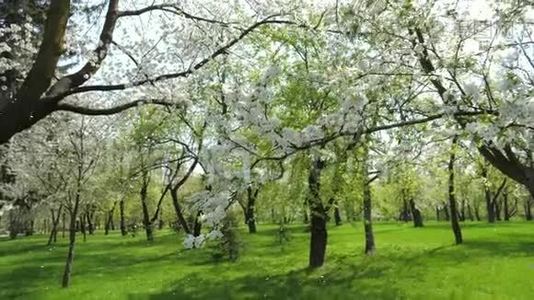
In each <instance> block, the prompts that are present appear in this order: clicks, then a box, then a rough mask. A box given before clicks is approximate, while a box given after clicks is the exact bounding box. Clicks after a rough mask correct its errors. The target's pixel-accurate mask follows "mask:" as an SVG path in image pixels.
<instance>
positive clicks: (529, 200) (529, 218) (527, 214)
mask: <svg viewBox="0 0 534 300" xmlns="http://www.w3.org/2000/svg"><path fill="white" fill-rule="evenodd" d="M532 202H534V196H530V198H527V201H525V219H526V220H527V221H532Z"/></svg>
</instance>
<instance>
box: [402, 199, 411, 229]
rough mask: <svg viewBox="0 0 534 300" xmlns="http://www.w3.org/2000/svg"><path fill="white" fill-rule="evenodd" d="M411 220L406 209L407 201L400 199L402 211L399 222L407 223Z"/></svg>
mask: <svg viewBox="0 0 534 300" xmlns="http://www.w3.org/2000/svg"><path fill="white" fill-rule="evenodd" d="M410 219H411V216H410V210H409V208H408V201H406V198H404V197H403V199H402V211H401V220H402V221H404V222H406V223H407V222H409V221H410Z"/></svg>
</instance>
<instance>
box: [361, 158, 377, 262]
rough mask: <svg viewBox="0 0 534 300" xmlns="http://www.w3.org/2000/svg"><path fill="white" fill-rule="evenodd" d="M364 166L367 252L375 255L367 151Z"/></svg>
mask: <svg viewBox="0 0 534 300" xmlns="http://www.w3.org/2000/svg"><path fill="white" fill-rule="evenodd" d="M365 156H366V157H365V160H364V162H363V166H362V175H363V176H362V181H363V222H364V231H365V254H366V255H373V254H374V252H375V237H374V234H373V222H372V211H371V209H372V202H371V187H370V184H371V182H370V180H369V179H368V177H369V175H368V170H367V168H368V166H367V153H366V154H365Z"/></svg>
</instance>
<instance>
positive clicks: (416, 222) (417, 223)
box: [410, 198, 423, 227]
mask: <svg viewBox="0 0 534 300" xmlns="http://www.w3.org/2000/svg"><path fill="white" fill-rule="evenodd" d="M410 209H411V211H412V216H413V226H414V227H423V216H422V215H421V211H420V210H419V209H418V208H417V207H416V206H415V201H414V200H413V198H412V199H410Z"/></svg>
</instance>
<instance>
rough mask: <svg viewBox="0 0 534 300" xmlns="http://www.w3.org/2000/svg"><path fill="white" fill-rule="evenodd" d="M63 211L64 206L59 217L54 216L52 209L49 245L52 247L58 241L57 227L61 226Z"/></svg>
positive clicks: (59, 211) (58, 212) (59, 212)
mask: <svg viewBox="0 0 534 300" xmlns="http://www.w3.org/2000/svg"><path fill="white" fill-rule="evenodd" d="M62 209H63V206H60V207H59V209H58V211H57V215H55V216H54V210H53V209H51V210H50V212H51V213H52V229H51V230H50V237H49V238H48V243H47V245H48V246H50V245H52V243H55V242H56V241H57V226H58V224H59V217H60V216H61V210H62Z"/></svg>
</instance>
